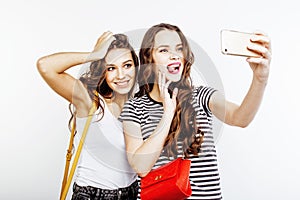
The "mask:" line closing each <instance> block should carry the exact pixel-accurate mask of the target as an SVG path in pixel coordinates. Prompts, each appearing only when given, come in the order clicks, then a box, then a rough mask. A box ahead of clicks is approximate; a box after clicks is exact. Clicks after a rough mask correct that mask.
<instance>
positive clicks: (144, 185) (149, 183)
mask: <svg viewBox="0 0 300 200" xmlns="http://www.w3.org/2000/svg"><path fill="white" fill-rule="evenodd" d="M190 166H191V161H190V160H188V159H183V158H177V159H175V160H173V161H171V162H170V163H168V164H166V165H163V166H161V167H159V168H157V169H154V170H152V171H150V172H149V173H148V174H147V176H145V177H143V178H141V193H140V196H141V200H165V199H168V200H182V199H186V198H188V197H189V196H191V195H192V189H191V184H190V179H189V174H190Z"/></svg>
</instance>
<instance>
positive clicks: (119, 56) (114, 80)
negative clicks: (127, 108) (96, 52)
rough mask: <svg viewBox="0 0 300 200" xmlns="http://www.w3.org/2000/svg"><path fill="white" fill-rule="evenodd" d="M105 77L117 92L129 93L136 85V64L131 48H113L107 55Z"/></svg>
mask: <svg viewBox="0 0 300 200" xmlns="http://www.w3.org/2000/svg"><path fill="white" fill-rule="evenodd" d="M105 62H106V65H105V67H106V74H105V79H106V82H107V84H108V86H109V87H110V88H111V89H112V90H113V91H114V92H115V93H117V94H121V95H127V94H128V93H129V92H130V90H131V88H132V87H133V85H134V80H135V65H134V61H133V58H132V55H131V52H130V50H129V49H123V48H122V49H112V50H110V51H109V52H108V53H107V55H106V57H105Z"/></svg>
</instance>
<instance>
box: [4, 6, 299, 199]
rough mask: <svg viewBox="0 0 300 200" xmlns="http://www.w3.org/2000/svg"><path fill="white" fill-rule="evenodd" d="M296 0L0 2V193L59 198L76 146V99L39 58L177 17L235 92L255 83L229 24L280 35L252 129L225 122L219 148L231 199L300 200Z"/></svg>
mask: <svg viewBox="0 0 300 200" xmlns="http://www.w3.org/2000/svg"><path fill="white" fill-rule="evenodd" d="M296 3H297V1H291V0H286V1H262V0H252V1H238V0H236V1H233V0H231V1H230V0H229V1H228V0H227V1H196V0H190V1H176V0H151V1H138V0H131V1H100V0H99V1H96V0H95V1H92V0H85V1H74V0H72V1H71V0H69V1H62V0H46V1H41V0H39V1H38V0H36V1H34V0H28V1H21V0H19V1H17V0H11V1H3V0H2V1H1V3H0V27H1V32H0V34H1V35H0V58H1V68H0V69H1V75H0V76H1V78H0V81H1V82H0V91H1V104H0V106H1V107H0V111H1V126H0V136H1V138H0V162H1V163H0V199H5V200H17V199H26V200H27V199H30V200H35V199H38V200H40V199H43V200H54V199H58V196H59V192H60V186H61V180H62V176H63V170H64V163H65V153H66V148H67V144H68V139H69V138H68V129H67V123H68V119H69V116H70V115H69V111H68V108H67V106H68V102H66V101H65V100H64V99H62V98H61V97H59V96H58V95H57V94H56V93H54V92H53V91H52V90H51V89H50V88H49V87H48V85H46V83H45V82H44V81H43V80H42V78H41V76H40V75H39V73H38V71H37V69H36V61H37V59H38V58H39V57H41V56H44V55H47V54H50V53H54V52H58V51H90V50H91V49H92V48H93V45H94V43H95V41H96V39H97V38H98V36H100V34H102V33H103V32H104V31H106V30H111V31H113V32H114V33H119V32H126V31H130V30H133V29H140V28H148V27H150V26H152V25H154V24H157V23H160V22H167V23H171V24H175V25H178V26H179V27H180V28H181V29H182V31H183V32H184V33H185V34H186V35H187V36H188V37H189V38H192V39H193V40H194V41H195V42H197V44H199V45H200V46H201V47H202V48H203V49H205V51H206V52H207V54H208V55H209V57H210V58H211V59H212V60H213V62H214V64H215V66H216V68H217V70H218V72H219V74H220V76H221V77H222V82H223V86H224V90H225V94H226V97H227V99H228V100H231V101H234V102H237V103H240V102H241V100H242V98H243V96H244V95H245V93H246V91H247V89H248V87H249V84H250V82H251V78H252V74H251V70H250V68H249V66H248V64H247V63H246V61H245V59H244V58H240V57H232V56H225V55H222V54H221V53H220V38H219V32H220V30H221V29H222V28H228V29H235V30H240V31H249V32H252V31H255V30H262V31H264V32H266V33H267V34H268V35H269V36H270V37H271V39H272V47H273V59H272V63H271V74H270V78H269V83H268V86H267V89H266V92H265V97H264V99H263V102H262V104H261V107H260V110H259V112H258V114H257V116H256V118H255V119H254V121H253V122H252V123H251V125H250V126H248V127H247V128H245V129H241V128H236V127H230V126H226V125H224V126H223V129H222V134H221V136H220V137H219V138H217V150H218V156H219V157H218V159H219V167H220V174H221V183H222V190H223V196H224V199H225V200H254V199H255V200H262V199H276V200H282V199H288V200H294V199H300V194H299V179H300V170H299V168H300V161H299V159H300V153H299V152H300V151H299V148H298V146H299V143H300V136H299V133H300V131H299V126H298V125H299V122H300V120H299V113H300V107H299V101H300V99H299V89H298V86H299V85H300V79H299V74H300V73H299V72H300V70H299V67H300V66H299V53H300V47H299V46H300V39H299V35H300V26H299V20H300V14H299V10H298V6H296V5H297V4H296Z"/></svg>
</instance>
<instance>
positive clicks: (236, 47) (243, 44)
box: [221, 29, 261, 57]
mask: <svg viewBox="0 0 300 200" xmlns="http://www.w3.org/2000/svg"><path fill="white" fill-rule="evenodd" d="M252 35H253V33H245V32H239V31H234V30H227V29H223V30H221V52H222V53H223V54H225V55H234V56H246V57H261V55H260V54H258V53H256V52H254V51H251V50H249V49H248V48H247V46H248V45H249V44H251V40H250V38H251V36H252Z"/></svg>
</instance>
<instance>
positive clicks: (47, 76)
mask: <svg viewBox="0 0 300 200" xmlns="http://www.w3.org/2000/svg"><path fill="white" fill-rule="evenodd" d="M112 40H113V37H112V33H111V32H105V33H103V34H102V35H101V36H100V37H99V39H98V41H97V43H96V45H95V47H94V50H93V51H92V52H60V53H54V54H51V55H47V56H44V57H42V58H40V59H38V61H37V68H38V71H39V72H40V74H41V76H42V77H43V79H44V80H45V81H46V82H47V84H48V85H49V86H50V87H51V88H52V89H53V90H54V91H55V92H56V93H58V94H59V95H60V96H62V97H63V98H65V99H66V100H68V101H69V102H71V103H73V104H74V105H75V107H76V109H77V111H79V113H80V112H81V110H83V111H85V110H86V111H87V112H88V110H89V107H90V105H91V99H90V98H89V96H88V93H87V91H86V89H85V87H84V86H83V85H82V83H81V82H80V81H79V80H78V79H76V78H74V77H73V76H71V75H70V74H68V73H66V70H68V69H69V68H71V67H74V66H77V65H80V64H83V63H86V62H91V61H95V60H99V59H101V58H103V57H104V55H105V53H106V49H107V48H108V46H109V45H110V43H111V41H112ZM86 111H85V112H86Z"/></svg>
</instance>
